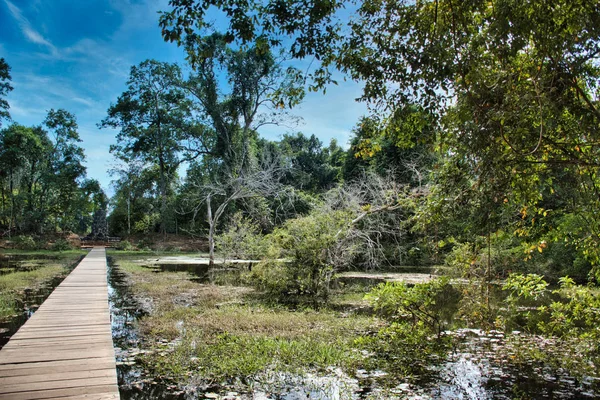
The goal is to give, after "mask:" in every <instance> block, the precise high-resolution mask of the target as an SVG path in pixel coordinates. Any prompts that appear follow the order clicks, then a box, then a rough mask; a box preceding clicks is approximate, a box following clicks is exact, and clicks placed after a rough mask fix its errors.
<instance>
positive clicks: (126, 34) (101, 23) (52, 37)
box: [0, 0, 366, 194]
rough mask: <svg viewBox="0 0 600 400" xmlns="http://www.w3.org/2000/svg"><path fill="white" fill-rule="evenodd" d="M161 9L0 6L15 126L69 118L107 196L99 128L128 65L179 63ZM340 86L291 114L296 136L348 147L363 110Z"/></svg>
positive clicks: (116, 0) (350, 86)
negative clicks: (54, 115) (163, 31)
mask: <svg viewBox="0 0 600 400" xmlns="http://www.w3.org/2000/svg"><path fill="white" fill-rule="evenodd" d="M167 9H168V4H167V0H138V1H136V0H84V1H73V0H52V1H47V0H26V1H22V0H0V57H3V58H4V59H5V60H6V61H7V63H8V64H9V65H10V66H11V75H12V80H13V86H14V90H13V91H12V92H11V93H10V94H9V96H8V99H7V100H8V102H9V104H10V107H11V109H10V113H11V116H12V118H13V120H14V121H15V122H18V123H20V124H23V125H38V124H40V123H41V122H42V121H43V119H44V117H45V115H46V112H47V110H49V109H50V108H54V109H57V108H64V109H66V110H68V111H70V112H72V113H74V114H75V115H76V116H77V121H78V124H79V131H80V134H81V138H82V139H83V142H82V143H81V145H82V146H83V147H84V148H85V153H86V157H87V168H88V172H87V174H88V177H90V178H94V179H98V180H99V181H100V183H101V184H102V186H103V188H104V189H105V190H107V192H108V193H109V194H110V193H112V190H111V189H110V187H109V186H110V181H111V177H110V176H109V174H108V170H109V169H110V168H111V166H113V165H114V164H115V161H114V159H113V158H112V156H111V154H110V153H109V151H108V150H109V147H110V145H111V144H113V143H115V134H116V132H115V131H111V130H107V129H102V130H100V129H98V128H97V123H98V122H100V120H101V119H102V118H104V117H105V116H106V110H107V109H108V107H109V106H110V103H111V102H115V101H116V99H117V97H118V96H119V95H120V94H121V93H122V92H123V91H124V90H125V89H126V81H127V78H128V75H129V69H130V67H131V66H132V65H135V64H138V63H140V62H142V61H144V60H146V59H148V58H154V59H157V60H160V61H168V62H177V63H180V64H183V63H184V54H183V50H182V49H180V48H178V47H177V46H176V45H175V44H171V43H165V42H164V41H163V40H162V37H161V35H160V29H159V28H158V14H157V11H159V10H167ZM338 81H339V85H338V86H334V87H330V88H328V89H327V95H326V96H324V95H322V94H320V93H310V94H307V97H306V100H305V101H304V103H303V104H302V105H301V106H300V107H298V108H297V109H294V110H293V114H295V115H298V116H300V117H302V118H303V121H304V122H303V123H302V124H301V125H300V126H298V127H297V128H296V129H295V130H296V131H298V130H299V131H302V132H304V133H306V134H313V133H314V134H315V135H317V136H318V137H319V138H320V139H321V140H322V141H323V142H324V143H325V144H328V143H329V141H330V140H331V139H332V138H336V139H337V140H338V142H339V143H340V144H342V145H346V144H347V142H348V139H349V138H350V131H351V129H352V127H353V126H354V125H355V124H356V122H357V121H358V118H359V117H360V116H361V115H363V114H365V113H366V106H365V105H364V104H361V103H356V102H355V101H354V99H355V98H356V97H358V96H359V95H360V87H359V86H358V85H357V84H355V83H353V82H344V81H343V80H342V79H339V80H338ZM287 131H288V130H287V129H286V128H273V127H271V128H268V129H266V128H265V129H264V130H263V131H261V134H262V135H263V136H264V137H267V138H269V139H273V140H275V139H277V138H278V137H280V136H281V135H282V134H284V133H286V132H287Z"/></svg>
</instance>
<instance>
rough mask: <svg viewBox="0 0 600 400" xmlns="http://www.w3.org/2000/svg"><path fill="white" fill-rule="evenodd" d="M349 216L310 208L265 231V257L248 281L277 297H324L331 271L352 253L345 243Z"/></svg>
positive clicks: (329, 281) (326, 293)
mask: <svg viewBox="0 0 600 400" xmlns="http://www.w3.org/2000/svg"><path fill="white" fill-rule="evenodd" d="M349 221H350V218H349V216H348V214H347V213H345V212H343V211H331V212H313V213H312V214H310V215H308V216H306V217H302V218H297V219H293V220H289V221H287V222H286V223H285V225H284V226H283V227H282V228H279V229H276V230H275V231H274V232H273V233H272V234H270V235H267V237H266V238H265V240H266V241H267V242H268V243H270V244H271V247H270V249H269V250H268V251H267V253H268V257H267V258H268V259H269V260H270V261H265V262H263V263H261V264H260V265H258V266H256V267H255V268H254V269H253V271H252V274H251V281H252V282H254V283H255V284H256V285H257V286H259V287H260V288H261V289H264V290H266V291H267V292H269V293H270V294H272V295H277V296H279V297H288V296H290V295H292V296H304V297H308V298H310V299H311V300H327V298H328V296H329V287H330V283H331V280H332V278H333V276H334V273H335V272H336V271H337V270H339V268H341V267H343V266H344V265H346V263H347V262H349V261H350V260H351V259H352V257H353V254H354V249H353V248H352V247H351V246H349V247H348V246H346V244H347V243H344V239H345V237H344V232H346V228H347V225H348V223H349Z"/></svg>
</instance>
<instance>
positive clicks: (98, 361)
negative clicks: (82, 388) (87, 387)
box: [0, 357, 115, 377]
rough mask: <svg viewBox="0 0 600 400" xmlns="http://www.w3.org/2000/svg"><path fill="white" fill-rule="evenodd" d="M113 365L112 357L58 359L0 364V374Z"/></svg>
mask: <svg viewBox="0 0 600 400" xmlns="http://www.w3.org/2000/svg"><path fill="white" fill-rule="evenodd" d="M114 365H115V360H114V358H110V357H104V358H92V359H89V358H88V359H84V360H60V361H49V362H37V363H26V364H4V365H0V374H1V375H2V376H3V377H8V376H26V375H39V374H44V373H58V372H70V371H84V370H85V371H95V370H102V369H106V368H112V367H113V366H114Z"/></svg>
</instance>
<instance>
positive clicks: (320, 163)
mask: <svg viewBox="0 0 600 400" xmlns="http://www.w3.org/2000/svg"><path fill="white" fill-rule="evenodd" d="M279 147H280V148H281V152H282V154H283V158H284V159H285V162H286V163H287V164H288V165H287V166H288V167H289V168H288V173H287V179H286V180H285V183H287V184H289V185H292V186H294V187H296V188H297V189H301V190H306V191H312V192H321V191H325V190H327V189H331V188H332V187H333V186H334V185H335V184H337V183H338V182H339V180H340V178H341V177H340V165H335V164H336V160H333V159H332V157H334V156H335V155H336V154H337V153H338V152H340V151H341V148H340V147H339V146H338V145H337V142H332V144H331V146H330V147H329V148H324V147H323V143H322V142H321V141H320V140H319V139H318V138H317V137H316V136H315V135H311V136H310V137H306V136H304V134H302V133H301V132H298V133H296V134H295V135H289V134H285V135H283V138H282V139H281V141H280V142H279ZM337 163H338V164H339V162H337Z"/></svg>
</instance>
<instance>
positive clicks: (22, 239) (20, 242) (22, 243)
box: [12, 235, 39, 250]
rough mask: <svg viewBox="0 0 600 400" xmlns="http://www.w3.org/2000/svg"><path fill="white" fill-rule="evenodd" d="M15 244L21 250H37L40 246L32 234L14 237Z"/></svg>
mask: <svg viewBox="0 0 600 400" xmlns="http://www.w3.org/2000/svg"><path fill="white" fill-rule="evenodd" d="M12 242H13V245H14V246H15V248H17V249H19V250H36V249H37V248H38V247H39V246H38V244H37V243H36V241H35V240H34V239H33V237H31V236H27V235H21V236H17V237H15V238H13V239H12Z"/></svg>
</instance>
